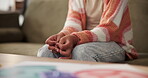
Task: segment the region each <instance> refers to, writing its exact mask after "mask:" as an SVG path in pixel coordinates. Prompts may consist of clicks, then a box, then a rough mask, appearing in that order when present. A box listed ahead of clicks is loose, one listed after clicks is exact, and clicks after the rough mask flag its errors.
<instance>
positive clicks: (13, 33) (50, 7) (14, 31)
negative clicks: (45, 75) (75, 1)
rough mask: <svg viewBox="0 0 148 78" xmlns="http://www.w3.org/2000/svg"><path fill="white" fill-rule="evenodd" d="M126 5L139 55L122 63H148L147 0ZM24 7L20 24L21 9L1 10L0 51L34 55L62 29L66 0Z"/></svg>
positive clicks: (37, 0)
mask: <svg viewBox="0 0 148 78" xmlns="http://www.w3.org/2000/svg"><path fill="white" fill-rule="evenodd" d="M128 5H129V8H130V15H131V20H132V27H133V36H134V39H133V40H134V46H135V48H136V49H137V51H138V54H139V58H138V59H135V60H129V61H126V62H125V63H128V64H135V65H146V66H148V36H146V35H147V34H148V22H147V20H148V9H147V8H148V6H147V5H148V1H147V0H129V4H128ZM26 7H27V8H26V10H25V13H24V15H23V16H24V22H23V24H22V25H19V20H18V17H19V15H20V12H0V53H8V54H19V55H28V56H36V54H37V52H38V49H39V48H40V47H42V46H43V45H44V42H45V40H46V39H47V38H48V37H49V36H51V35H53V34H56V33H58V32H59V31H60V30H61V29H62V27H63V25H64V22H65V20H66V15H67V9H68V0H29V4H27V6H26Z"/></svg>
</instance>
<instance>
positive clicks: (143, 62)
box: [127, 58, 148, 66]
mask: <svg viewBox="0 0 148 78" xmlns="http://www.w3.org/2000/svg"><path fill="white" fill-rule="evenodd" d="M127 63H128V64H133V65H143V66H148V58H139V59H135V60H132V61H127Z"/></svg>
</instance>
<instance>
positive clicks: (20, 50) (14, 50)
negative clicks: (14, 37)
mask: <svg viewBox="0 0 148 78" xmlns="http://www.w3.org/2000/svg"><path fill="white" fill-rule="evenodd" d="M42 46H43V44H35V43H0V53H10V54H20V55H29V56H36V55H37V52H38V49H39V48H41V47H42Z"/></svg>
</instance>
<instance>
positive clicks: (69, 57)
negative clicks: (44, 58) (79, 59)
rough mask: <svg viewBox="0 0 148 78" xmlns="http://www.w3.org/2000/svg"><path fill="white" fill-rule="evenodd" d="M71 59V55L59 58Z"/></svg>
mask: <svg viewBox="0 0 148 78" xmlns="http://www.w3.org/2000/svg"><path fill="white" fill-rule="evenodd" d="M71 58H72V55H71V54H70V56H68V57H59V59H71Z"/></svg>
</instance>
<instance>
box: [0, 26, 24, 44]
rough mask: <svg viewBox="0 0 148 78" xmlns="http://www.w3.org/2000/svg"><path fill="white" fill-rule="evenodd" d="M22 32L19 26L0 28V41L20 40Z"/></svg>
mask: <svg viewBox="0 0 148 78" xmlns="http://www.w3.org/2000/svg"><path fill="white" fill-rule="evenodd" d="M22 39H23V34H22V32H21V30H20V29H19V28H0V42H18V41H22Z"/></svg>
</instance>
